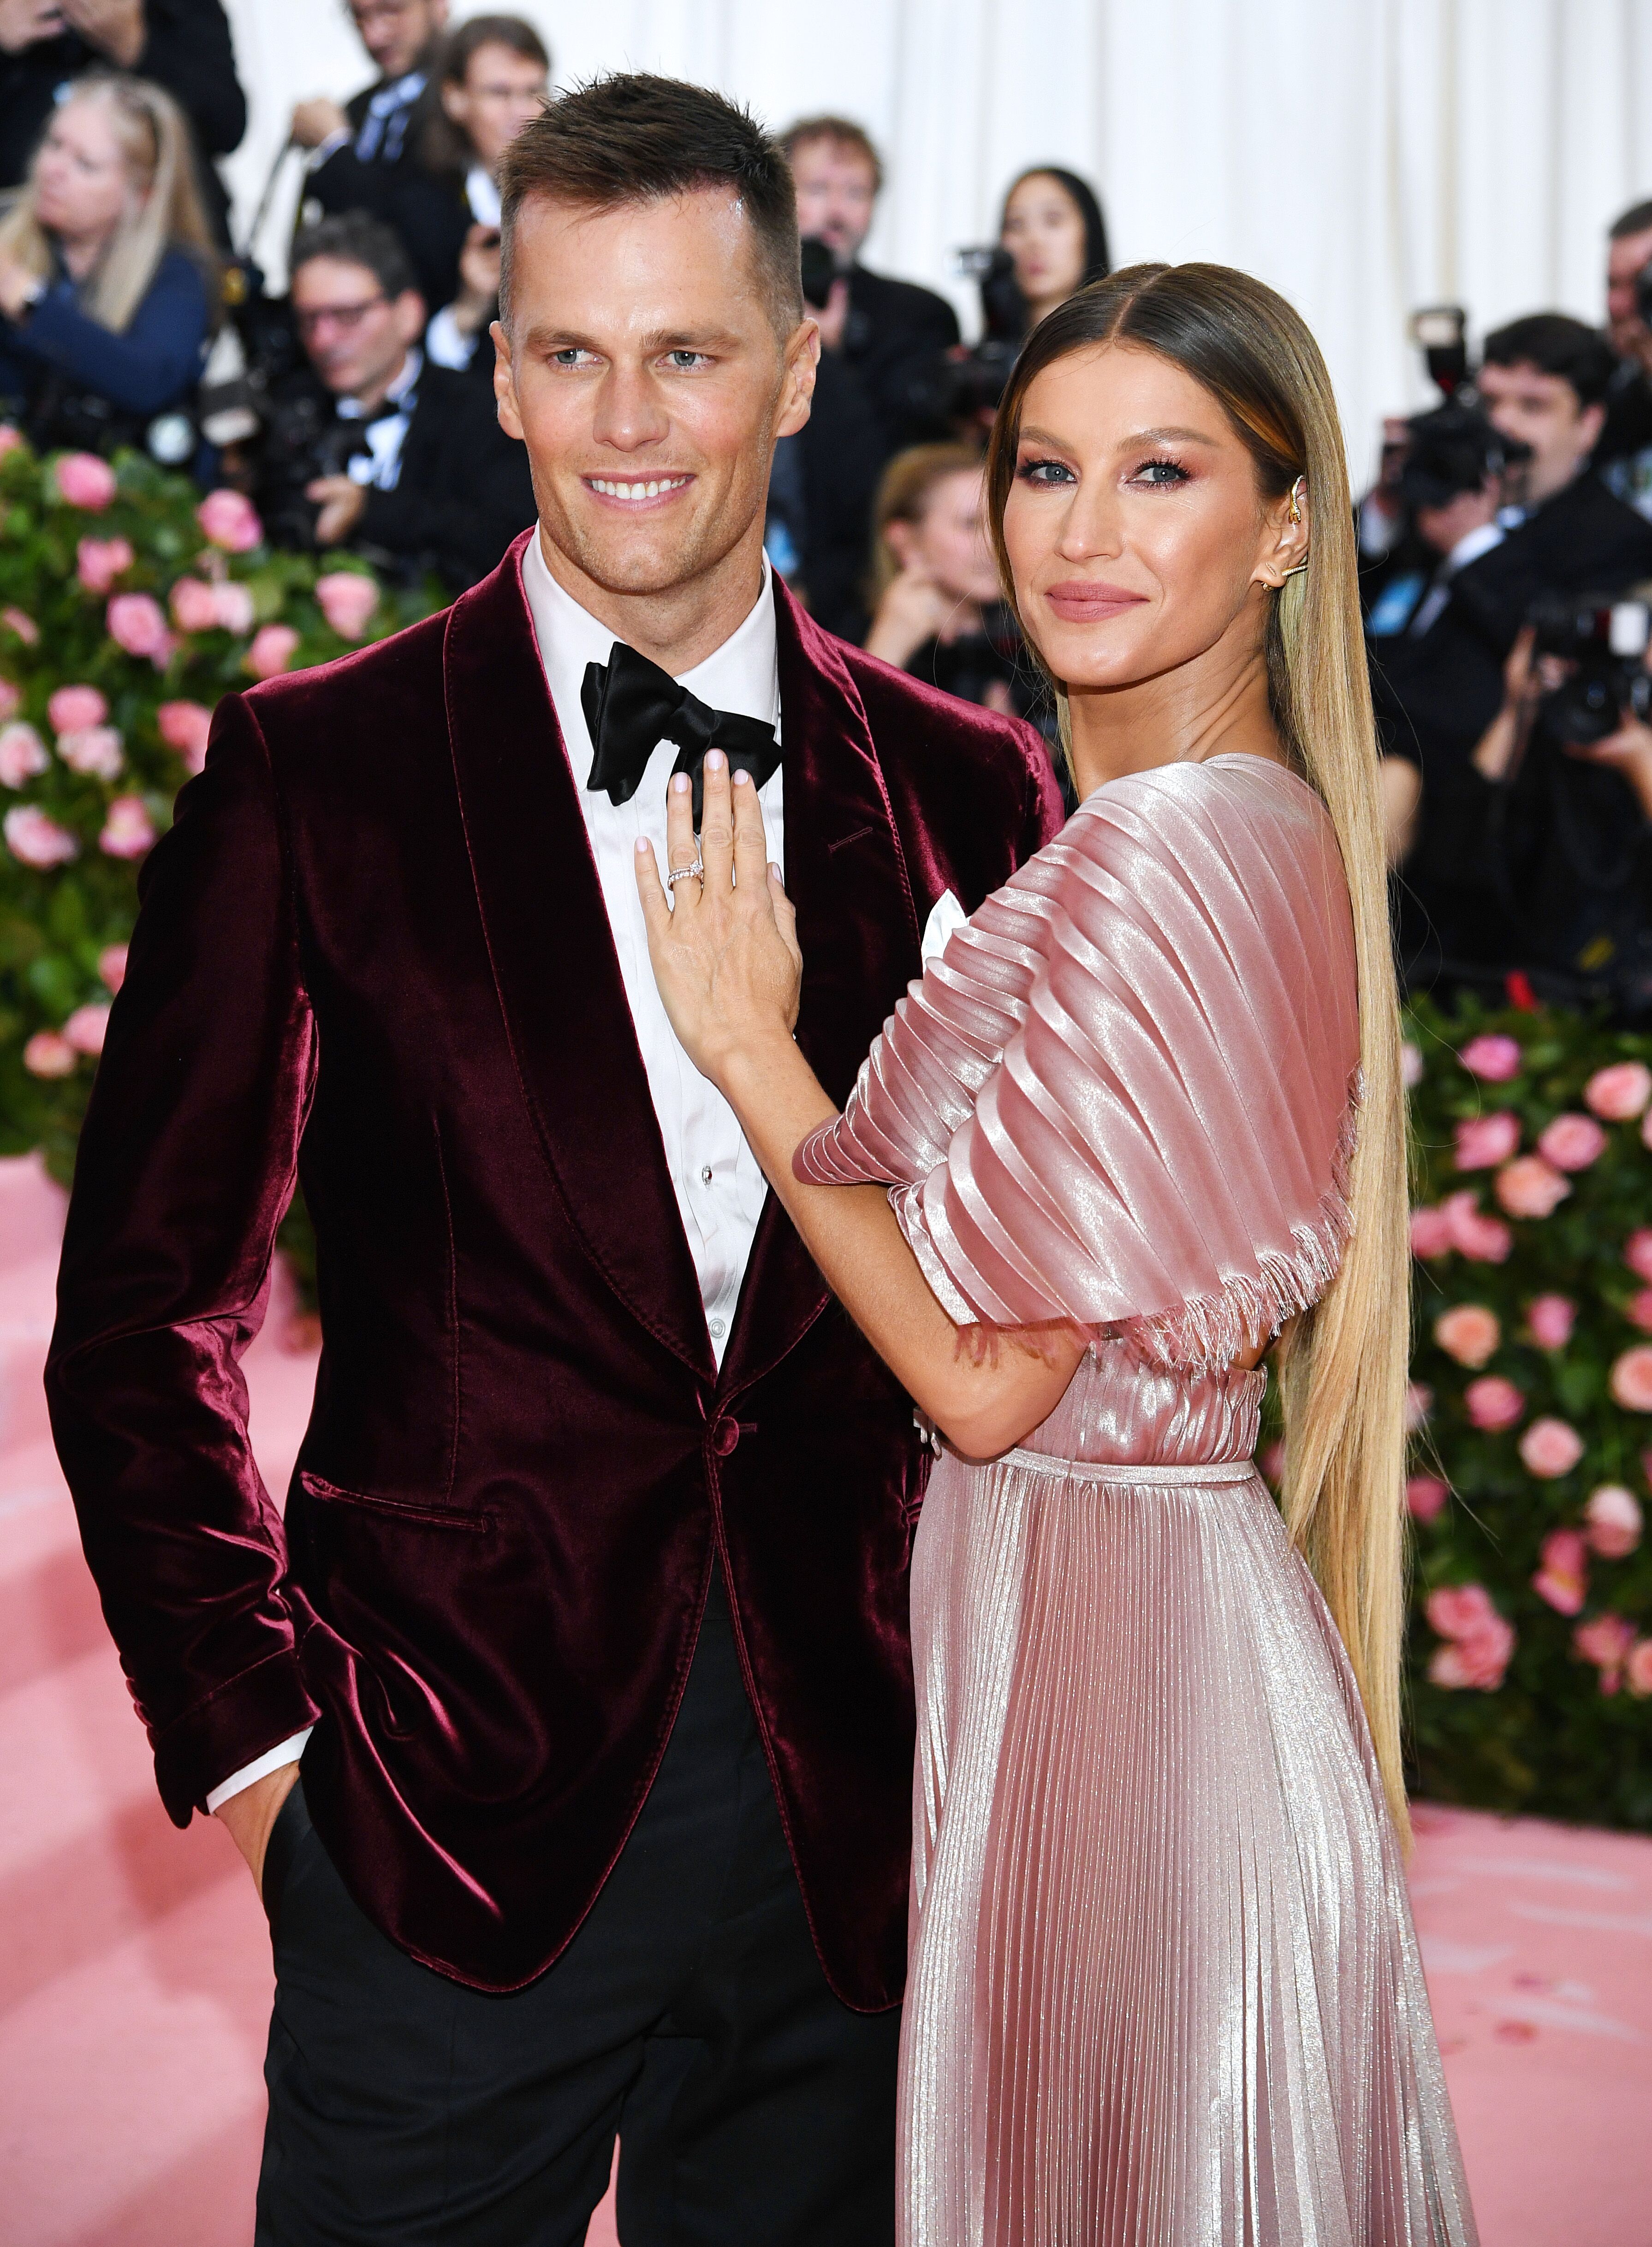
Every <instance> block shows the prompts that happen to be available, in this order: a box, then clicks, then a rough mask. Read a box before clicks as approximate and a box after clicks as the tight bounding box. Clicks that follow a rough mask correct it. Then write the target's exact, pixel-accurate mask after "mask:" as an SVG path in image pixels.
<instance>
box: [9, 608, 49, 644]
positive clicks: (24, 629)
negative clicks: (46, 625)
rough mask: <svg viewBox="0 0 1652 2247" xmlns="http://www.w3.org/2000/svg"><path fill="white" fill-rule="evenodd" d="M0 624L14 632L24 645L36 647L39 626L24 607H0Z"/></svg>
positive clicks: (38, 641) (38, 642)
mask: <svg viewBox="0 0 1652 2247" xmlns="http://www.w3.org/2000/svg"><path fill="white" fill-rule="evenodd" d="M0 625H7V626H8V627H9V628H10V630H11V631H12V632H16V634H17V638H18V639H20V640H21V641H22V642H23V643H24V646H25V647H38V646H39V645H40V627H39V625H38V624H36V622H35V620H34V618H32V617H31V615H30V614H29V611H27V610H26V609H0Z"/></svg>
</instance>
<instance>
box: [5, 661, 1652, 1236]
mask: <svg viewBox="0 0 1652 2247" xmlns="http://www.w3.org/2000/svg"><path fill="white" fill-rule="evenodd" d="M108 714H109V705H108V704H107V703H106V701H105V700H104V699H103V697H102V695H101V694H99V692H98V690H97V688H96V687H95V686H60V687H58V691H57V693H55V694H54V695H53V696H52V698H51V701H50V702H48V703H47V705H46V715H47V717H48V718H50V719H51V730H52V732H53V733H54V734H78V733H79V732H80V730H81V728H82V727H85V726H101V725H102V723H103V721H104V720H105V719H106V717H107V716H108ZM1648 1238H1649V1240H1652V1233H1649V1235H1648Z"/></svg>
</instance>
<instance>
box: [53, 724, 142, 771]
mask: <svg viewBox="0 0 1652 2247" xmlns="http://www.w3.org/2000/svg"><path fill="white" fill-rule="evenodd" d="M58 755H59V756H60V757H61V758H62V759H63V762H65V764H66V765H67V766H68V768H69V769H70V771H71V772H78V773H87V774H90V775H91V776H92V778H93V779H94V780H113V779H115V778H116V776H117V775H119V771H120V769H121V768H122V766H123V765H124V764H125V763H126V759H125V758H124V757H123V756H122V755H121V754H120V736H119V734H118V733H117V732H116V731H115V729H114V727H113V726H82V727H80V728H79V731H78V732H76V733H72V734H58Z"/></svg>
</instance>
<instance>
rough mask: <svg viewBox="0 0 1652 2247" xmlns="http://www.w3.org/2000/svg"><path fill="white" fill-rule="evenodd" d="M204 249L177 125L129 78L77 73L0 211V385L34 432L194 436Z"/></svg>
mask: <svg viewBox="0 0 1652 2247" xmlns="http://www.w3.org/2000/svg"><path fill="white" fill-rule="evenodd" d="M215 297H216V263H215V256H214V253H213V249H212V244H211V242H210V239H209V237H208V232H207V223H206V219H205V216H204V215H203V214H202V211H201V203H200V200H199V198H198V197H197V195H196V194H195V177H194V172H193V169H192V167H191V163H190V155H189V146H188V126H186V125H185V123H184V121H183V119H182V117H181V115H180V113H179V111H178V109H177V106H176V105H175V104H174V102H173V100H172V99H171V98H170V97H169V96H168V95H167V94H165V93H163V92H161V90H160V87H159V86H154V85H145V84H144V82H143V81H142V80H141V79H129V78H114V77H92V78H87V79H81V80H79V82H78V83H77V85H75V86H74V87H73V89H72V91H71V92H70V94H69V96H68V98H67V99H66V100H65V101H64V102H63V103H61V104H60V106H58V109H57V110H56V111H55V113H53V115H52V118H51V123H50V124H49V126H47V128H46V135H45V139H44V140H43V141H42V143H41V145H40V148H39V151H38V154H37V155H36V157H35V160H34V164H33V167H32V168H31V174H30V179H29V184H28V185H27V187H26V188H24V191H23V194H22V195H20V196H19V197H18V199H17V202H16V204H15V205H14V206H13V208H12V209H11V210H10V213H9V214H8V215H7V216H6V217H5V219H4V220H3V222H0V396H3V398H4V399H5V400H6V401H7V403H8V405H9V407H10V410H11V412H13V413H15V414H16V416H17V419H18V420H20V422H21V423H22V425H23V427H24V429H25V431H26V432H27V434H29V436H30V437H31V440H32V441H33V442H34V443H35V444H37V445H38V446H40V447H49V446H52V445H65V446H69V447H83V448H86V449H91V450H95V451H103V452H110V451H113V449H114V448H115V447H117V446H119V445H124V444H141V443H145V442H147V443H148V445H149V447H150V448H151V450H152V451H154V453H155V454H157V455H158V457H160V458H161V459H163V460H166V461H169V462H171V463H174V464H181V463H182V462H183V461H188V460H189V459H190V458H191V457H192V456H193V455H194V454H195V449H196V438H195V427H194V424H193V421H192V420H190V419H189V417H188V406H189V405H190V403H191V396H192V393H193V391H194V389H195V384H196V382H197V381H198V380H199V379H200V373H201V354H202V351H203V348H204V346H205V344H206V339H207V334H208V326H209V324H210V321H211V318H212V315H213V312H214V311H215Z"/></svg>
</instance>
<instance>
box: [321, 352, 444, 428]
mask: <svg viewBox="0 0 1652 2247" xmlns="http://www.w3.org/2000/svg"><path fill="white" fill-rule="evenodd" d="M424 365H425V355H424V353H423V352H421V351H420V348H419V346H418V345H417V344H413V345H409V347H408V352H407V356H406V359H403V361H402V363H401V369H400V372H399V373H398V375H397V377H396V379H395V380H394V381H393V383H392V384H391V386H390V387H389V389H388V390H386V393H385V394H384V396H383V398H382V399H381V400H379V404H378V405H377V406H364V405H363V404H362V402H361V400H359V399H358V398H341V399H339V400H338V402H337V405H336V407H335V409H334V410H335V411H336V412H337V413H338V418H339V420H341V421H365V420H366V419H367V417H368V415H369V414H370V413H371V414H372V417H373V419H374V420H382V419H383V418H384V417H385V416H386V415H387V414H388V413H390V412H391V410H392V408H393V407H394V406H399V405H400V404H401V402H402V400H403V399H404V398H406V395H407V393H408V392H409V391H411V390H412V389H413V388H414V386H416V385H417V383H418V380H419V378H420V375H421V374H422V373H423V372H424Z"/></svg>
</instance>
